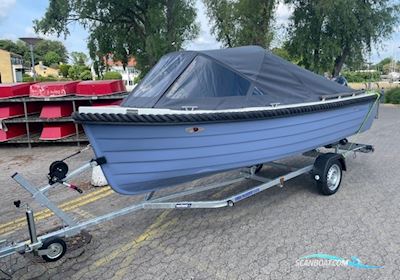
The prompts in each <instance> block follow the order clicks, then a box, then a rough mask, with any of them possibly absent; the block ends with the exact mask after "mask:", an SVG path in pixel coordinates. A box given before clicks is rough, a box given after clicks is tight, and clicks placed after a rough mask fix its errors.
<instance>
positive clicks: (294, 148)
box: [83, 101, 376, 195]
mask: <svg viewBox="0 0 400 280" xmlns="http://www.w3.org/2000/svg"><path fill="white" fill-rule="evenodd" d="M373 105H374V102H373V101H370V102H367V103H365V102H364V103H363V104H353V105H351V106H345V107H340V108H335V109H331V110H326V111H320V112H313V113H308V114H300V115H296V116H287V117H278V118H270V119H264V120H252V121H227V122H216V123H212V122H211V123H199V124H169V125H168V124H167V125H165V124H164V125H157V124H153V125H146V124H135V123H131V124H129V123H128V124H120V123H112V122H111V123H91V122H88V123H83V125H84V129H85V132H86V134H87V136H88V138H89V141H90V143H91V144H92V146H93V149H94V151H95V154H96V156H97V157H105V158H106V160H107V163H106V164H104V165H102V169H103V172H104V174H105V176H106V178H107V180H108V183H109V184H110V185H111V186H112V188H113V189H114V190H115V191H117V192H118V193H121V194H129V195H134V194H139V193H145V192H150V191H155V190H158V189H161V188H165V187H170V186H173V185H176V184H180V183H184V182H187V181H190V180H193V179H196V178H200V177H203V176H206V175H209V174H212V173H217V172H222V171H226V170H230V169H235V168H240V167H245V166H251V165H255V164H259V163H265V162H270V161H274V160H278V159H282V158H285V157H289V156H293V155H297V154H301V153H303V152H306V151H309V150H312V149H315V148H318V147H321V146H324V145H328V144H331V143H334V142H337V141H339V140H341V139H343V138H346V137H349V136H351V135H354V134H356V133H358V132H362V131H365V130H367V129H369V128H370V126H371V124H372V122H373V119H374V117H375V115H376V108H373V109H371V108H372V107H371V106H373Z"/></svg>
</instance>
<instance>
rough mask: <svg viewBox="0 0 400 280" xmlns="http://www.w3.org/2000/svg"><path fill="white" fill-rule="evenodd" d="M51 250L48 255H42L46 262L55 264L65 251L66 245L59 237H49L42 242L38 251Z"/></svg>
mask: <svg viewBox="0 0 400 280" xmlns="http://www.w3.org/2000/svg"><path fill="white" fill-rule="evenodd" d="M47 249H49V250H51V252H50V253H48V254H45V255H42V258H43V259H44V260H45V261H46V262H55V261H58V260H59V259H61V258H62V257H63V256H64V255H65V252H66V251H67V244H65V241H64V240H62V239H61V238H59V237H51V238H48V239H46V240H45V241H44V242H43V245H42V247H41V248H40V250H47Z"/></svg>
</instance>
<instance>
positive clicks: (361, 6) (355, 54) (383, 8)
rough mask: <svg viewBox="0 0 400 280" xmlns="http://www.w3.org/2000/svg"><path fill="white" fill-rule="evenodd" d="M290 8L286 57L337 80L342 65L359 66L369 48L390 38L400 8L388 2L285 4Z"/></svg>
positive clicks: (299, 0)
mask: <svg viewBox="0 0 400 280" xmlns="http://www.w3.org/2000/svg"><path fill="white" fill-rule="evenodd" d="M285 2H286V3H287V4H290V5H292V6H293V8H294V11H293V14H292V16H291V19H290V20H291V23H290V25H289V28H288V33H289V41H288V43H287V47H288V50H289V53H290V54H291V55H294V56H298V57H300V61H299V63H300V64H301V65H302V66H304V67H306V68H308V69H310V70H313V71H314V72H318V73H322V72H324V71H328V70H329V71H331V72H332V75H333V76H337V75H338V74H339V73H340V71H341V69H342V67H343V65H344V63H347V64H349V65H360V64H362V63H363V54H364V53H367V52H370V50H371V46H372V44H379V43H381V42H382V40H383V39H385V38H387V37H389V36H390V35H391V34H392V32H393V30H394V28H395V25H396V23H397V22H399V11H400V5H399V4H393V3H394V2H393V1H391V0H362V1H360V0H335V1H317V0H285Z"/></svg>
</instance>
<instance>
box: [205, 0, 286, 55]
mask: <svg viewBox="0 0 400 280" xmlns="http://www.w3.org/2000/svg"><path fill="white" fill-rule="evenodd" d="M277 2H278V1H275V0H204V4H205V6H206V8H207V15H208V17H209V19H210V21H211V32H212V33H213V34H214V35H215V36H216V38H217V40H218V41H219V42H221V43H222V44H223V45H224V46H226V47H236V46H242V45H259V46H262V47H264V48H268V47H269V45H270V43H271V41H272V39H273V22H274V10H275V7H276V3H277Z"/></svg>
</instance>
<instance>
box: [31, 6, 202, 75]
mask: <svg viewBox="0 0 400 280" xmlns="http://www.w3.org/2000/svg"><path fill="white" fill-rule="evenodd" d="M195 18H196V10H195V7H194V0H163V1H149V0H120V1H115V0H103V1H98V0H70V1H58V0H50V4H49V7H48V8H47V10H46V13H45V15H44V17H43V18H42V19H40V20H35V22H34V24H35V31H37V32H42V33H44V34H49V33H56V34H57V35H58V36H60V35H62V34H63V35H64V36H68V35H69V33H70V31H69V24H70V23H73V22H79V23H80V24H82V25H83V26H84V27H85V28H86V29H87V30H89V32H90V35H89V38H88V48H89V54H90V57H91V58H92V60H93V61H94V65H97V67H101V65H102V64H104V57H106V56H107V55H108V54H113V57H114V58H115V59H116V60H121V61H122V63H123V64H124V65H126V63H127V61H128V58H129V57H130V56H134V57H135V58H136V59H137V62H138V64H137V65H138V68H139V69H140V70H141V71H142V72H143V73H145V72H147V71H148V70H149V69H150V68H151V67H152V66H153V65H154V64H155V63H156V62H157V61H158V59H159V58H160V57H161V56H162V55H164V54H165V53H167V52H170V51H175V50H179V49H181V47H182V45H183V44H184V42H185V41H187V40H191V39H193V38H194V37H195V36H196V35H197V34H198V30H199V28H198V25H197V24H196V23H195Z"/></svg>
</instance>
